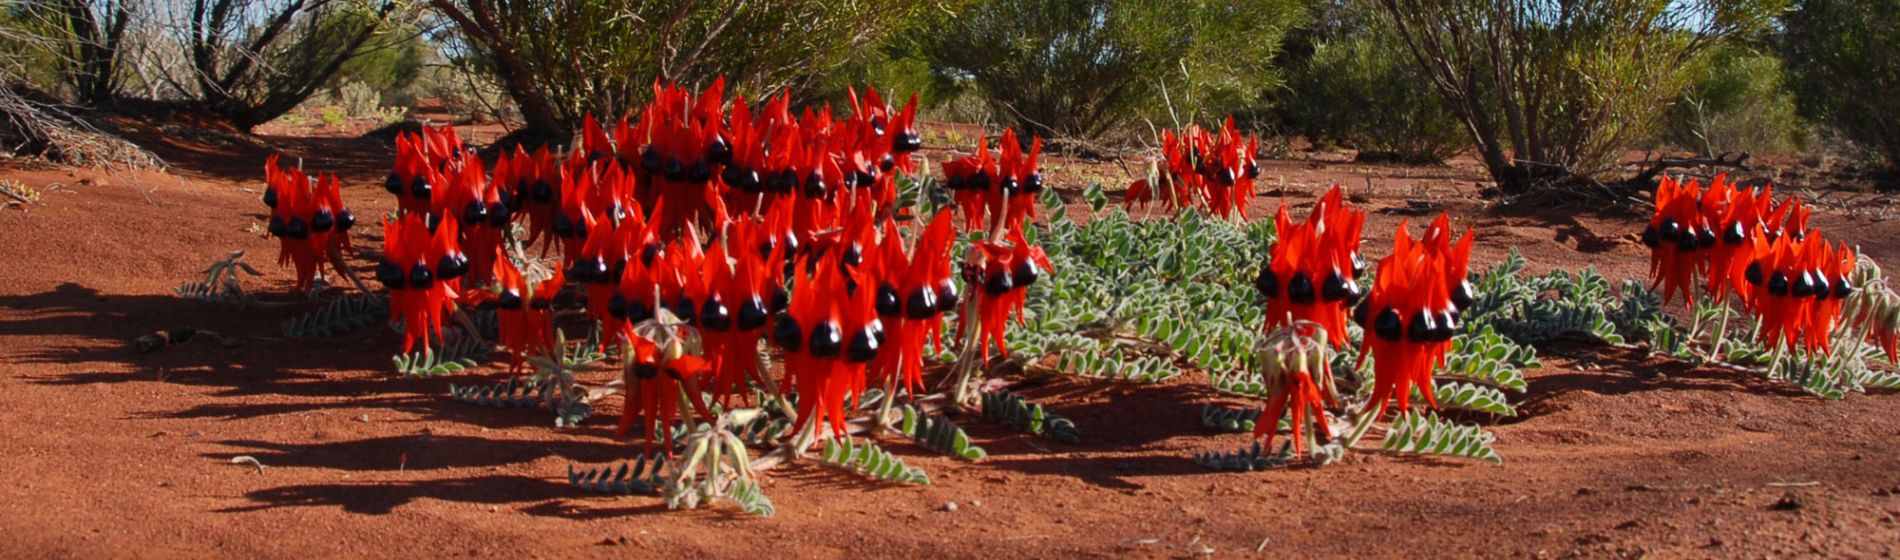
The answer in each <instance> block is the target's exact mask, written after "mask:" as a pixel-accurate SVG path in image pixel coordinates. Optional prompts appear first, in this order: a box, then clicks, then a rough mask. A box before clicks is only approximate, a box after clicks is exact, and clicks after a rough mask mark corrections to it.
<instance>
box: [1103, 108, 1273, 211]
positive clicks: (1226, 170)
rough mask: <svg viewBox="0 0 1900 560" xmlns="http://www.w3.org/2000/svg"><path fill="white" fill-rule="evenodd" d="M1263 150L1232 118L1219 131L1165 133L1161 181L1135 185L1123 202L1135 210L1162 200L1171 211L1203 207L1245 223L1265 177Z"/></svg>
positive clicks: (1158, 177)
mask: <svg viewBox="0 0 1900 560" xmlns="http://www.w3.org/2000/svg"><path fill="white" fill-rule="evenodd" d="M1259 149H1260V140H1259V139H1258V138H1254V137H1250V136H1249V137H1243V136H1242V135H1241V134H1240V131H1239V129H1237V128H1235V126H1234V118H1233V117H1231V116H1229V117H1227V122H1225V123H1224V124H1223V125H1222V127H1221V128H1220V130H1218V131H1214V132H1209V131H1208V130H1207V129H1204V128H1201V127H1200V126H1199V125H1189V126H1188V128H1187V129H1186V130H1182V131H1180V132H1179V133H1176V132H1175V131H1172V130H1164V131H1162V132H1161V161H1160V162H1159V165H1158V168H1157V169H1156V174H1155V177H1153V180H1152V181H1150V180H1149V179H1140V180H1137V181H1135V182H1134V183H1133V184H1131V185H1129V187H1128V193H1127V195H1126V197H1125V198H1124V199H1123V200H1122V204H1123V205H1124V206H1126V207H1129V208H1134V207H1136V206H1146V205H1147V204H1149V203H1152V202H1154V201H1155V200H1156V199H1160V201H1161V207H1162V209H1164V210H1166V211H1168V212H1178V211H1180V210H1181V209H1184V208H1201V209H1202V210H1204V211H1206V212H1207V213H1208V214H1209V215H1212V216H1217V217H1221V218H1232V219H1243V220H1244V219H1246V217H1247V216H1246V211H1247V206H1248V205H1249V204H1251V203H1252V202H1253V193H1254V180H1255V179H1258V178H1259V177H1260V163H1259V161H1258V157H1257V156H1256V155H1255V154H1256V153H1258V152H1259Z"/></svg>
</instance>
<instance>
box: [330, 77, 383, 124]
mask: <svg viewBox="0 0 1900 560" xmlns="http://www.w3.org/2000/svg"><path fill="white" fill-rule="evenodd" d="M335 97H336V105H337V106H338V107H342V108H343V113H344V114H345V115H348V116H349V117H350V118H361V117H368V116H372V115H376V114H377V109H381V108H382V106H383V95H382V94H381V93H377V91H376V88H375V87H371V86H370V85H369V84H365V83H363V82H357V81H350V82H344V83H343V85H342V86H338V87H337V88H336V95H335Z"/></svg>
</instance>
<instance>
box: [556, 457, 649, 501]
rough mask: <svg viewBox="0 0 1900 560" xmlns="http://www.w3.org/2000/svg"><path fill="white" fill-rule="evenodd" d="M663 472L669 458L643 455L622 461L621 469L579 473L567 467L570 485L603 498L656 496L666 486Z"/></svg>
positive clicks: (572, 467) (596, 469) (590, 470)
mask: <svg viewBox="0 0 1900 560" xmlns="http://www.w3.org/2000/svg"><path fill="white" fill-rule="evenodd" d="M664 468H666V455H664V454H659V453H655V454H653V455H643V456H641V457H640V458H639V459H638V460H635V461H622V462H621V463H620V464H619V465H618V466H615V465H606V466H601V467H591V468H584V469H578V470H577V469H575V468H574V465H568V466H567V484H568V485H569V486H573V487H575V488H580V489H582V490H587V491H590V492H599V493H602V494H620V495H628V494H653V493H657V492H659V491H660V488H662V487H664V486H665V484H666V479H665V478H664V477H662V476H661V475H660V473H661V472H663V471H662V469H664Z"/></svg>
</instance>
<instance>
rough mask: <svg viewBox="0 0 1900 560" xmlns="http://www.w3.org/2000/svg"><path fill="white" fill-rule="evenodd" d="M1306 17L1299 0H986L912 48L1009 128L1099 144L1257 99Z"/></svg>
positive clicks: (1271, 83) (952, 16)
mask: <svg viewBox="0 0 1900 560" xmlns="http://www.w3.org/2000/svg"><path fill="white" fill-rule="evenodd" d="M1303 13H1304V10H1303V9H1302V8H1301V6H1300V4H1299V2H1297V1H1296V0H1244V1H1231V2H1214V1H1206V0H1189V1H1182V2H1168V1H1155V0H1080V1H1072V0H1011V1H999V0H979V1H975V2H971V3H969V4H968V5H966V6H963V7H962V8H961V9H958V10H954V11H953V12H951V13H947V14H945V15H943V16H942V18H941V20H940V21H938V22H936V23H934V24H932V25H931V26H930V30H929V32H928V33H923V34H918V35H917V36H916V37H915V40H916V41H918V42H919V45H920V48H919V49H918V50H919V52H920V53H921V54H922V56H924V57H925V58H926V59H927V60H929V61H930V65H931V68H932V71H933V72H936V73H937V74H938V75H939V76H942V77H944V78H945V79H949V80H953V81H956V82H960V83H967V84H968V85H969V86H971V87H972V88H973V89H974V90H975V91H976V92H977V93H978V94H979V95H981V96H982V98H983V99H984V100H985V101H986V102H987V104H988V105H989V106H990V108H991V111H992V112H993V113H994V114H995V115H996V116H997V118H998V119H1000V120H1002V121H1003V122H1007V123H1010V124H1012V125H1014V126H1015V127H1016V128H1017V129H1018V130H1029V131H1034V132H1036V133H1038V134H1042V135H1044V136H1049V137H1057V138H1075V139H1082V140H1094V139H1097V138H1101V137H1103V136H1105V135H1107V134H1110V133H1113V132H1125V131H1126V130H1127V129H1128V128H1129V127H1130V126H1131V125H1134V124H1136V123H1138V122H1139V120H1138V119H1142V118H1146V119H1149V120H1151V121H1156V122H1172V121H1180V122H1188V121H1191V120H1194V118H1195V116H1197V115H1202V116H1204V115H1225V114H1229V113H1232V112H1236V111H1238V110H1241V109H1245V108H1247V107H1250V106H1251V105H1253V104H1255V103H1257V102H1258V101H1259V100H1260V99H1261V97H1262V95H1263V93H1264V92H1266V91H1268V90H1269V89H1271V88H1273V87H1275V86H1276V85H1278V83H1279V81H1280V75H1279V70H1278V68H1276V67H1275V66H1274V65H1273V57H1274V54H1275V53H1276V52H1278V50H1279V48H1280V39H1281V38H1282V37H1284V36H1285V35H1286V34H1287V32H1288V31H1289V30H1290V29H1291V28H1292V27H1293V26H1294V25H1296V24H1298V23H1299V22H1300V20H1301V18H1302V17H1303ZM1170 107H1172V109H1170ZM1170 110H1172V111H1173V113H1172V114H1171V113H1170ZM1143 132H1146V129H1143Z"/></svg>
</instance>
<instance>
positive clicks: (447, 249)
mask: <svg viewBox="0 0 1900 560" xmlns="http://www.w3.org/2000/svg"><path fill="white" fill-rule="evenodd" d="M456 235H457V232H456V224H455V221H454V220H452V219H451V220H445V221H442V222H439V223H437V224H435V227H433V228H431V227H429V224H427V223H425V218H424V216H423V215H420V214H404V215H402V216H400V217H398V218H396V219H395V220H391V221H388V222H386V223H384V224H383V262H382V263H380V264H378V265H377V266H376V280H377V281H379V282H381V283H382V284H383V287H385V288H388V289H389V314H390V318H391V319H392V320H400V321H402V324H403V332H402V334H403V341H402V351H403V352H405V353H406V352H409V351H410V350H411V349H413V348H414V347H415V345H416V342H418V341H420V342H421V343H422V347H423V348H429V347H430V345H431V344H430V341H431V340H432V337H431V335H433V339H437V340H439V339H440V338H441V337H442V318H443V317H444V316H446V315H449V314H450V313H453V312H454V310H455V303H456V301H457V300H458V299H459V298H460V297H461V296H460V292H459V291H458V290H457V289H456V287H455V286H454V282H455V281H456V280H457V279H459V278H461V277H462V276H463V275H465V274H467V273H468V257H466V256H464V255H463V254H462V250H461V249H460V247H459V246H458V245H457V244H456V241H455V239H456Z"/></svg>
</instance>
